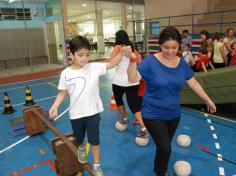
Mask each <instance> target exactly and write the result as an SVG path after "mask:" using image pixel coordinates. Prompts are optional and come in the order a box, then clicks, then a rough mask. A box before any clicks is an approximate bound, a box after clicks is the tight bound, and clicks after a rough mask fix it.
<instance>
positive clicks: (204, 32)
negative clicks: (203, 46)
mask: <svg viewBox="0 0 236 176" xmlns="http://www.w3.org/2000/svg"><path fill="white" fill-rule="evenodd" d="M200 34H202V35H205V36H206V40H208V39H209V38H210V34H209V32H207V31H206V30H203V31H201V32H200Z"/></svg>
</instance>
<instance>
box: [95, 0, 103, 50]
mask: <svg viewBox="0 0 236 176" xmlns="http://www.w3.org/2000/svg"><path fill="white" fill-rule="evenodd" d="M95 16H96V21H95V31H96V36H97V46H98V53H104V52H105V46H104V36H103V15H102V10H99V9H97V2H96V1H95Z"/></svg>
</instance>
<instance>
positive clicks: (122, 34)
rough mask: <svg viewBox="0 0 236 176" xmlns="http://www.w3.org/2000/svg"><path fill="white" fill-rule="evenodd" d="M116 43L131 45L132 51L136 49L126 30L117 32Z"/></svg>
mask: <svg viewBox="0 0 236 176" xmlns="http://www.w3.org/2000/svg"><path fill="white" fill-rule="evenodd" d="M115 45H125V46H131V48H132V51H133V49H134V47H133V44H132V43H131V42H130V40H129V36H128V34H127V32H126V31H124V30H119V31H117V32H116V42H115Z"/></svg>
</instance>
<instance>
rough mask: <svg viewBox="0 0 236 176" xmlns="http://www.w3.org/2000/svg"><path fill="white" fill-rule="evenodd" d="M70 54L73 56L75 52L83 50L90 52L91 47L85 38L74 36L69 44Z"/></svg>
mask: <svg viewBox="0 0 236 176" xmlns="http://www.w3.org/2000/svg"><path fill="white" fill-rule="evenodd" d="M69 45H70V52H71V53H72V54H74V53H75V52H76V51H78V50H80V49H82V48H85V49H88V50H89V51H90V49H91V45H90V43H89V41H88V39H86V38H85V37H82V36H80V35H77V36H75V37H74V38H72V39H71V41H70V43H69Z"/></svg>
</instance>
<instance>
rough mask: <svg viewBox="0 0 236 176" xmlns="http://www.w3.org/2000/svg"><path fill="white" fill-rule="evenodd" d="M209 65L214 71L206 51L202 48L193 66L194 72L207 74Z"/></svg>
mask: <svg viewBox="0 0 236 176" xmlns="http://www.w3.org/2000/svg"><path fill="white" fill-rule="evenodd" d="M208 65H210V67H211V68H212V69H215V68H214V66H213V65H212V63H211V61H210V58H209V57H208V56H207V49H206V48H204V47H202V48H200V50H199V56H198V60H197V63H196V65H195V69H196V71H205V72H207V67H208Z"/></svg>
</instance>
